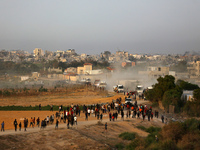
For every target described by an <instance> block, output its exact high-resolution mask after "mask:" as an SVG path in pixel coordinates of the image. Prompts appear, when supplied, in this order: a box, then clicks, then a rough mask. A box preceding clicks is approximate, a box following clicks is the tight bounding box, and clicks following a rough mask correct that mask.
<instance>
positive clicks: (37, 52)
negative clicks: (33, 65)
mask: <svg viewBox="0 0 200 150" xmlns="http://www.w3.org/2000/svg"><path fill="white" fill-rule="evenodd" d="M33 54H34V56H44V51H43V50H42V49H41V48H35V49H34V50H33Z"/></svg>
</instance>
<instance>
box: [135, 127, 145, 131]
mask: <svg viewBox="0 0 200 150" xmlns="http://www.w3.org/2000/svg"><path fill="white" fill-rule="evenodd" d="M136 128H138V129H140V130H143V131H146V128H145V127H144V126H136Z"/></svg>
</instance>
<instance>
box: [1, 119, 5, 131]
mask: <svg viewBox="0 0 200 150" xmlns="http://www.w3.org/2000/svg"><path fill="white" fill-rule="evenodd" d="M4 125H5V123H4V121H3V122H2V123H1V131H5V130H4Z"/></svg>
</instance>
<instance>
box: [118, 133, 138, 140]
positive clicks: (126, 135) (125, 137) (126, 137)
mask: <svg viewBox="0 0 200 150" xmlns="http://www.w3.org/2000/svg"><path fill="white" fill-rule="evenodd" d="M136 135H137V133H135V132H132V133H129V132H123V133H121V134H120V135H119V137H120V138H122V139H123V140H134V139H135V137H136Z"/></svg>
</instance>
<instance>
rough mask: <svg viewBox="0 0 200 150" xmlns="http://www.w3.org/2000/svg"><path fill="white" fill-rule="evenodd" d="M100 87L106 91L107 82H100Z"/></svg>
mask: <svg viewBox="0 0 200 150" xmlns="http://www.w3.org/2000/svg"><path fill="white" fill-rule="evenodd" d="M98 87H99V88H102V89H106V87H107V84H106V81H100V83H99V85H98Z"/></svg>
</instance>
